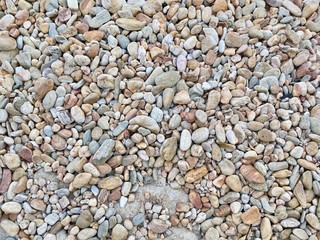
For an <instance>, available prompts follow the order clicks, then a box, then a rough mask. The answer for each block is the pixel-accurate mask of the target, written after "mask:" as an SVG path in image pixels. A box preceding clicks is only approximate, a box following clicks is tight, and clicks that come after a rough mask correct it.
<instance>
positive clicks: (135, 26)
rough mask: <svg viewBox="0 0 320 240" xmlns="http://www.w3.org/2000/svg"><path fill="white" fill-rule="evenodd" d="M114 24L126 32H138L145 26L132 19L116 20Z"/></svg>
mask: <svg viewBox="0 0 320 240" xmlns="http://www.w3.org/2000/svg"><path fill="white" fill-rule="evenodd" d="M116 24H117V25H118V26H119V27H121V28H123V29H125V30H128V31H139V30H141V29H142V28H143V27H144V26H145V23H144V22H140V21H138V20H137V19H134V18H133V19H131V18H118V19H117V20H116Z"/></svg>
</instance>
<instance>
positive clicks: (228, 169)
mask: <svg viewBox="0 0 320 240" xmlns="http://www.w3.org/2000/svg"><path fill="white" fill-rule="evenodd" d="M218 166H219V168H220V171H221V173H222V174H223V175H227V176H229V175H232V174H234V173H235V171H236V167H235V166H234V164H233V163H232V162H231V161H230V160H227V159H224V160H222V161H220V162H219V163H218Z"/></svg>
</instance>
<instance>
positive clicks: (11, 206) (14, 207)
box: [1, 202, 22, 214]
mask: <svg viewBox="0 0 320 240" xmlns="http://www.w3.org/2000/svg"><path fill="white" fill-rule="evenodd" d="M21 209H22V207H21V205H20V204H19V203H17V202H5V203H4V204H3V205H2V206H1V210H2V211H3V212H4V213H5V214H18V213H20V212H21Z"/></svg>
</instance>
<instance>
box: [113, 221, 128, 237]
mask: <svg viewBox="0 0 320 240" xmlns="http://www.w3.org/2000/svg"><path fill="white" fill-rule="evenodd" d="M127 236H128V230H127V229H126V228H125V227H124V226H122V225H120V224H117V225H115V226H114V228H113V229H112V233H111V240H125V239H127Z"/></svg>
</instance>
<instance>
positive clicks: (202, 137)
mask: <svg viewBox="0 0 320 240" xmlns="http://www.w3.org/2000/svg"><path fill="white" fill-rule="evenodd" d="M208 137H209V129H208V128H205V127H202V128H198V129H196V130H195V131H194V132H193V133H192V141H193V142H194V143H197V144H199V143H202V142H204V141H206V140H207V139H208Z"/></svg>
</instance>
